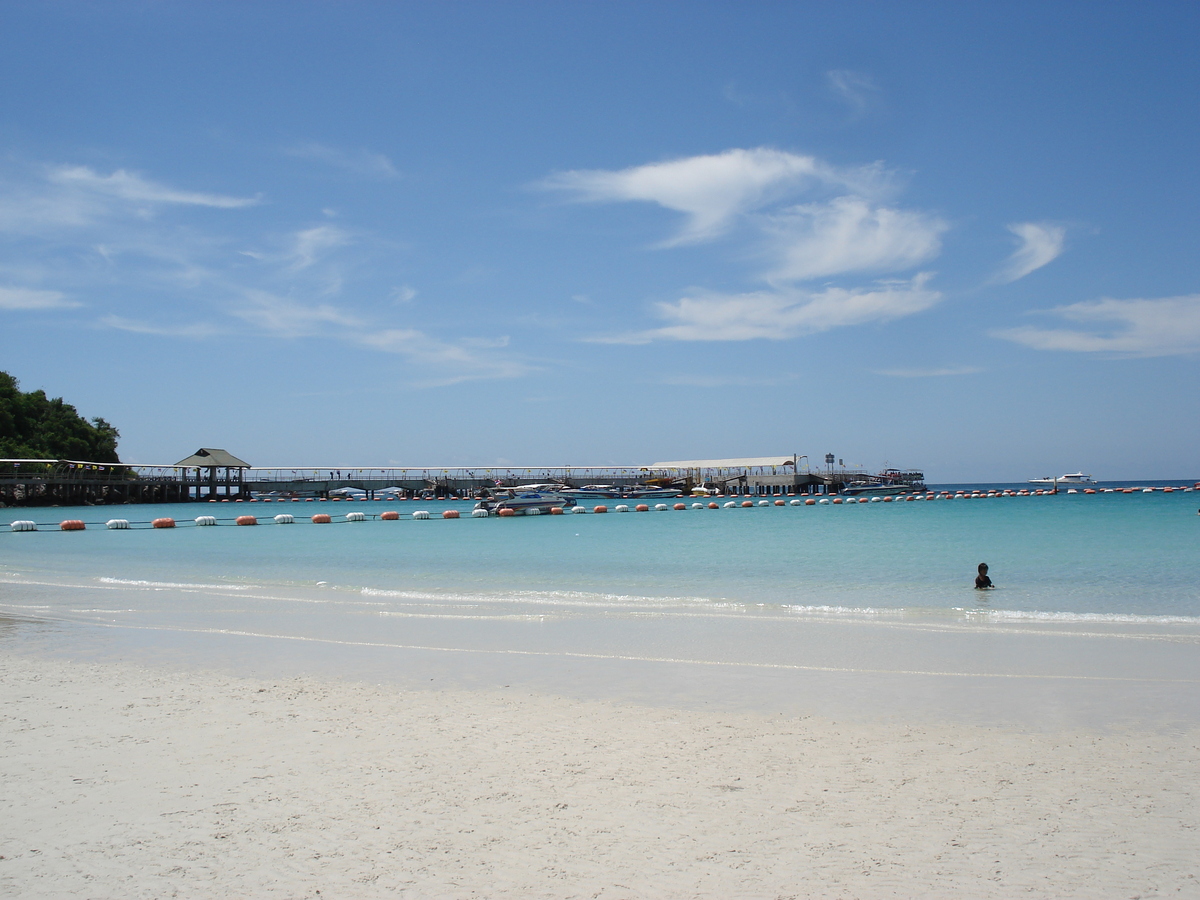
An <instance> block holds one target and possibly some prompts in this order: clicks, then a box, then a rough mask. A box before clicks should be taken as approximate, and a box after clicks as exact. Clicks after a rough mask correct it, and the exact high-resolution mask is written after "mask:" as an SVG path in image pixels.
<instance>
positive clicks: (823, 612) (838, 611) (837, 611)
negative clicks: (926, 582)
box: [783, 604, 912, 618]
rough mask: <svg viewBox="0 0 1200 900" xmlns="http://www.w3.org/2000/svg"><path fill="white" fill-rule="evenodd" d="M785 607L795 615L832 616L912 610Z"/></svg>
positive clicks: (889, 614) (881, 614) (901, 613)
mask: <svg viewBox="0 0 1200 900" xmlns="http://www.w3.org/2000/svg"><path fill="white" fill-rule="evenodd" d="M783 608H784V609H786V610H787V611H788V612H790V613H793V614H795V615H802V616H830V617H842V616H846V617H850V616H854V617H859V616H867V617H870V618H882V617H896V616H905V615H909V614H910V613H911V612H912V610H910V609H908V608H906V607H903V606H896V607H887V606H884V607H875V606H796V605H787V604H785V605H784V607H783Z"/></svg>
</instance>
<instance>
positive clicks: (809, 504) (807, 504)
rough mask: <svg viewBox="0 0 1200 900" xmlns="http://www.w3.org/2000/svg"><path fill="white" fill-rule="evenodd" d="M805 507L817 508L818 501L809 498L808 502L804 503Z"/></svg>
mask: <svg viewBox="0 0 1200 900" xmlns="http://www.w3.org/2000/svg"><path fill="white" fill-rule="evenodd" d="M804 505H805V506H816V505H817V501H816V500H814V499H813V498H812V497H809V498H808V499H807V500H805V501H804Z"/></svg>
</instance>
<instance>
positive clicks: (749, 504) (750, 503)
mask: <svg viewBox="0 0 1200 900" xmlns="http://www.w3.org/2000/svg"><path fill="white" fill-rule="evenodd" d="M753 507H754V501H753V500H743V501H742V509H752V508H753Z"/></svg>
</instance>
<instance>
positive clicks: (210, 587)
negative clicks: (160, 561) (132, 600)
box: [97, 576, 250, 591]
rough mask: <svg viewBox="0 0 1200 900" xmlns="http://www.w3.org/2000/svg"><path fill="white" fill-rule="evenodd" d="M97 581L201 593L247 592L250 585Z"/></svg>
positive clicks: (122, 580)
mask: <svg viewBox="0 0 1200 900" xmlns="http://www.w3.org/2000/svg"><path fill="white" fill-rule="evenodd" d="M97 580H98V581H100V582H102V583H103V584H123V585H127V586H128V587H152V588H192V589H195V590H202V591H209V590H216V591H247V590H249V589H250V585H247V584H190V583H188V582H176V581H143V580H142V579H138V578H108V577H107V576H102V577H100V578H99V579H97Z"/></svg>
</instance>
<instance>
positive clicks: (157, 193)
mask: <svg viewBox="0 0 1200 900" xmlns="http://www.w3.org/2000/svg"><path fill="white" fill-rule="evenodd" d="M47 180H48V181H50V182H51V183H52V184H59V185H65V186H69V187H76V188H81V189H83V190H86V191H91V192H94V193H97V194H104V195H108V196H111V197H115V198H117V199H119V200H128V201H131V202H135V203H182V204H187V205H191V206H214V207H217V208H219V209H236V208H238V207H243V206H253V205H255V204H256V203H258V202H259V198H257V197H227V196H223V195H221V194H203V193H198V192H195V191H181V190H178V189H176V188H171V187H167V186H166V185H161V184H156V183H155V182H153V181H148V180H146V179H145V178H143V177H142V176H140V175H138V174H137V173H135V172H126V171H125V170H124V169H117V170H116V171H115V172H113V173H112V174H111V175H100V174H98V173H96V172H95V171H93V170H92V169H90V168H88V167H87V166H57V167H55V168H52V169H50V171H49V173H48V175H47Z"/></svg>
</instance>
